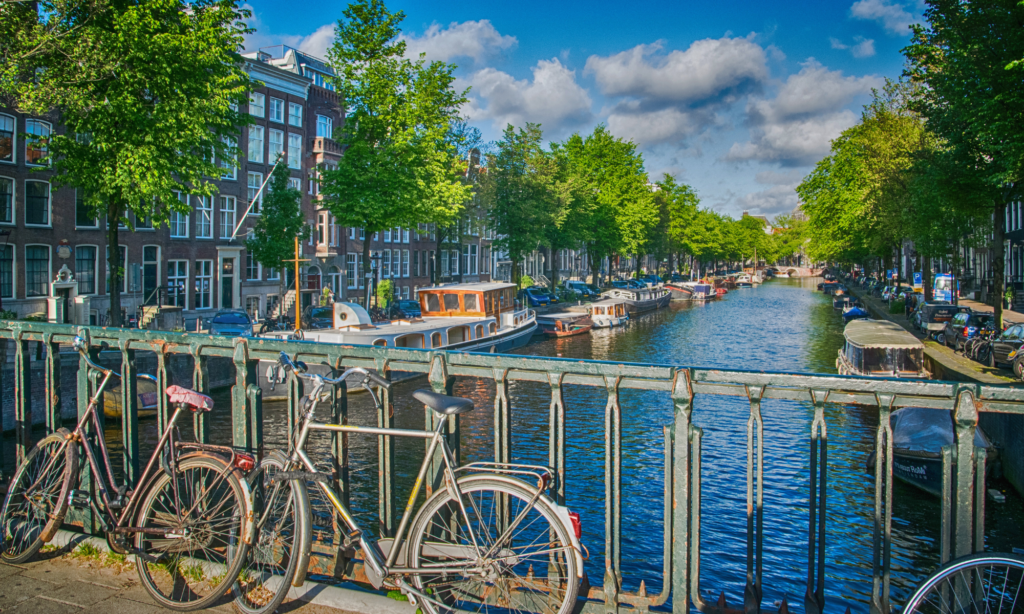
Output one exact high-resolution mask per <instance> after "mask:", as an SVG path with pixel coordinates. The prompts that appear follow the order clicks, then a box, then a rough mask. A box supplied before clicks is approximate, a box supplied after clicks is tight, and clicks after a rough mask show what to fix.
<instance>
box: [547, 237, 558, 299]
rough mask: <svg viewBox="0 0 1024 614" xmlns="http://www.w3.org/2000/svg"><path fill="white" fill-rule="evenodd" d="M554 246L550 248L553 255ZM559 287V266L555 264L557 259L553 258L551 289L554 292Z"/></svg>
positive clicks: (550, 253) (549, 252)
mask: <svg viewBox="0 0 1024 614" xmlns="http://www.w3.org/2000/svg"><path fill="white" fill-rule="evenodd" d="M555 251H556V250H555V249H554V248H548V255H550V256H553V254H554V253H555ZM557 287H558V267H557V266H555V260H554V258H553V257H552V259H551V291H552V292H554V291H555V288H557Z"/></svg>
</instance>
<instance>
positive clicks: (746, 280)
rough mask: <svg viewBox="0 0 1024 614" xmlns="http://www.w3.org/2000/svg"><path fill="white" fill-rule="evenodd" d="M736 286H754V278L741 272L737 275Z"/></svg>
mask: <svg viewBox="0 0 1024 614" xmlns="http://www.w3.org/2000/svg"><path fill="white" fill-rule="evenodd" d="M736 287H737V288H753V287H754V279H753V278H752V277H751V276H750V275H747V274H746V273H741V274H740V275H737V276H736Z"/></svg>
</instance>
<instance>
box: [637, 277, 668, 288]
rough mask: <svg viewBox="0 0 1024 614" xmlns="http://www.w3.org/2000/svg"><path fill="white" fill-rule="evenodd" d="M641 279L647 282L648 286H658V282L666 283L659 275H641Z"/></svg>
mask: <svg viewBox="0 0 1024 614" xmlns="http://www.w3.org/2000/svg"><path fill="white" fill-rule="evenodd" d="M640 281H642V282H644V283H646V284H647V285H648V286H657V285H658V284H661V283H665V280H663V279H662V278H661V277H658V276H657V275H641V276H640Z"/></svg>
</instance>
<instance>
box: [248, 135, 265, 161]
mask: <svg viewBox="0 0 1024 614" xmlns="http://www.w3.org/2000/svg"><path fill="white" fill-rule="evenodd" d="M254 135H259V138H254ZM265 138H266V134H265V133H264V130H263V126H249V146H248V148H247V150H248V156H249V162H256V163H258V164H263V149H264V148H265V147H266V141H265ZM254 143H259V149H258V150H256V149H254V147H253V145H254Z"/></svg>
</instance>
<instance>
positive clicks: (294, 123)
mask: <svg viewBox="0 0 1024 614" xmlns="http://www.w3.org/2000/svg"><path fill="white" fill-rule="evenodd" d="M296 109H298V111H299V113H298V115H296V114H295V113H294V111H295V110H296ZM296 120H297V121H296ZM288 125H289V126H295V127H296V128H301V127H302V105H301V104H296V103H294V102H289V103H288Z"/></svg>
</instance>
